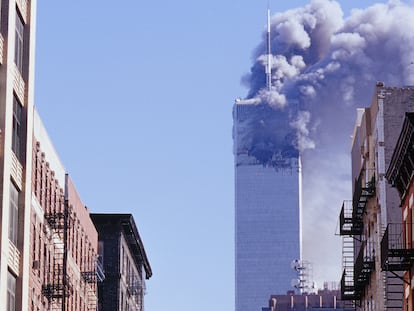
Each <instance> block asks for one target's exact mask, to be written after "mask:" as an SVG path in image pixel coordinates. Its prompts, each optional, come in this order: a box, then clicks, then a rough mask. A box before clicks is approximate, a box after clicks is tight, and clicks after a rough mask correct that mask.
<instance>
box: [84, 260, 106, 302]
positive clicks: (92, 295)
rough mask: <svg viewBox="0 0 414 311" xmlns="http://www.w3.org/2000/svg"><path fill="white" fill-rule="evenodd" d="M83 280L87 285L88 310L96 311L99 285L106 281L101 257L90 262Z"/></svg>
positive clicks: (85, 268)
mask: <svg viewBox="0 0 414 311" xmlns="http://www.w3.org/2000/svg"><path fill="white" fill-rule="evenodd" d="M84 270H85V271H83V272H82V273H81V274H82V278H83V280H84V281H85V283H86V284H87V299H88V309H87V310H96V308H97V302H98V298H97V287H96V286H97V283H100V282H103V281H104V280H105V273H104V269H103V266H102V262H101V260H100V258H99V257H97V258H96V259H95V260H93V261H91V262H89V263H88V264H87V265H86V267H84Z"/></svg>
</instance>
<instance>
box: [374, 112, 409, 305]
mask: <svg viewBox="0 0 414 311" xmlns="http://www.w3.org/2000/svg"><path fill="white" fill-rule="evenodd" d="M413 171H414V113H406V115H405V119H404V123H403V125H402V130H401V133H400V136H399V138H398V141H397V144H396V147H395V150H394V154H393V156H392V158H391V163H390V166H389V168H388V170H387V174H386V178H387V180H388V181H389V182H390V183H391V185H392V186H394V187H395V188H396V189H397V190H398V194H399V196H400V199H401V202H400V205H401V207H402V215H401V216H402V217H401V221H400V222H398V223H392V224H388V226H387V230H386V231H385V234H384V236H383V238H382V241H381V263H382V266H383V267H385V268H386V269H387V270H389V271H394V272H396V273H403V275H402V278H403V280H404V283H403V284H404V311H412V310H414V295H413V290H412V286H413V281H414V279H413V275H414V233H413V232H414V230H413V229H414V228H413V220H414V214H413V213H414V181H413V176H414V175H413Z"/></svg>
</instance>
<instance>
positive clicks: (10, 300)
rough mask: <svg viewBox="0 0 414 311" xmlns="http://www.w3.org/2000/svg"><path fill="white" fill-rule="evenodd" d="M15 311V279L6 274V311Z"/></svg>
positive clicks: (11, 275)
mask: <svg viewBox="0 0 414 311" xmlns="http://www.w3.org/2000/svg"><path fill="white" fill-rule="evenodd" d="M15 310H16V277H15V276H14V275H13V274H11V273H10V272H8V273H7V311H15Z"/></svg>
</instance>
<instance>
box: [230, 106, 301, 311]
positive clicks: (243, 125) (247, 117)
mask: <svg viewBox="0 0 414 311" xmlns="http://www.w3.org/2000/svg"><path fill="white" fill-rule="evenodd" d="M271 109H272V108H269V107H268V106H266V105H263V104H258V105H257V104H251V103H248V102H246V101H243V100H236V103H235V105H234V107H233V122H234V124H233V125H234V127H233V139H234V170H235V269H236V270H235V290H236V311H260V310H262V309H261V308H262V307H266V306H267V305H268V300H269V298H270V295H272V294H286V292H287V291H288V290H292V289H293V287H292V280H295V279H297V277H298V276H297V272H296V271H294V270H293V269H292V268H291V263H292V261H293V260H298V259H300V256H301V229H300V217H301V212H300V196H301V164H300V156H299V152H298V151H297V150H296V149H295V148H293V147H292V145H291V144H289V143H286V144H285V142H287V141H289V139H288V138H289V137H290V135H292V133H291V132H290V133H289V130H288V132H286V131H287V130H286V129H289V128H290V127H289V123H288V122H289V121H287V118H284V116H283V115H281V116H274V115H273V116H272V113H273V112H272V111H271ZM273 114H274V113H273ZM269 116H272V117H269ZM266 127H267V129H266Z"/></svg>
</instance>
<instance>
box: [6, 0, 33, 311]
mask: <svg viewBox="0 0 414 311" xmlns="http://www.w3.org/2000/svg"><path fill="white" fill-rule="evenodd" d="M35 16H36V1H35V0H33V1H28V0H17V1H16V0H4V1H1V4H0V89H1V92H0V193H2V197H1V211H0V280H1V281H0V301H2V302H3V303H4V304H5V305H6V306H7V310H28V302H29V292H30V291H29V279H30V266H31V264H32V262H31V257H30V225H29V224H30V215H31V198H32V191H31V174H32V159H31V158H32V157H31V151H30V150H31V146H32V134H31V133H32V128H33V79H34V39H35V38H34V31H33V30H34V29H35V27H36V18H35ZM28 150H29V151H28Z"/></svg>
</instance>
